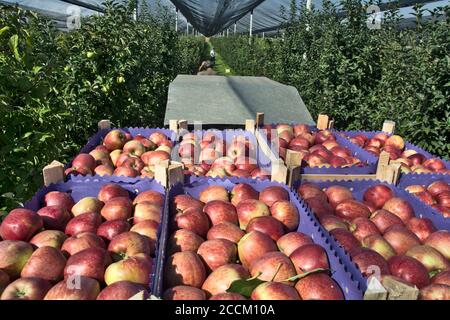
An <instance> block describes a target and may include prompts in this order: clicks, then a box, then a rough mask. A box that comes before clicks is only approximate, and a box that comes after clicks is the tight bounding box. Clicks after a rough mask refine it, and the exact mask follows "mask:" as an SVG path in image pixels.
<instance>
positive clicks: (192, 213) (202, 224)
mask: <svg viewBox="0 0 450 320" xmlns="http://www.w3.org/2000/svg"><path fill="white" fill-rule="evenodd" d="M174 219H175V224H176V226H177V227H178V228H179V229H187V230H190V231H192V232H194V233H196V234H198V235H199V236H201V237H205V236H206V233H207V232H208V230H209V220H208V217H207V215H206V214H205V213H203V212H202V211H200V210H198V209H188V210H185V211H184V212H182V213H179V214H177V215H176V217H175V218H174Z"/></svg>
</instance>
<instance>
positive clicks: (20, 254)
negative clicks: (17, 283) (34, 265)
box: [0, 240, 33, 279]
mask: <svg viewBox="0 0 450 320" xmlns="http://www.w3.org/2000/svg"><path fill="white" fill-rule="evenodd" d="M32 253H33V247H32V246H31V245H30V244H28V243H26V242H24V241H17V240H3V241H0V270H2V271H4V272H6V273H7V274H8V276H9V278H10V279H15V278H17V277H19V276H20V273H21V272H22V269H23V267H24V266H25V264H26V263H27V261H28V259H29V258H30V257H31V255H32Z"/></svg>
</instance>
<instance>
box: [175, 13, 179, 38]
mask: <svg viewBox="0 0 450 320" xmlns="http://www.w3.org/2000/svg"><path fill="white" fill-rule="evenodd" d="M175 32H178V9H175Z"/></svg>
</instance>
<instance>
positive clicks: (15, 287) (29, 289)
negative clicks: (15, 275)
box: [1, 278, 52, 300]
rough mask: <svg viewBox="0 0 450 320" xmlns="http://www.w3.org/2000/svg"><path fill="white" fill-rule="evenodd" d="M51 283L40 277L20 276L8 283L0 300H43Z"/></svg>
mask: <svg viewBox="0 0 450 320" xmlns="http://www.w3.org/2000/svg"><path fill="white" fill-rule="evenodd" d="M51 287H52V285H51V284H50V282H49V281H47V280H44V279H40V278H20V279H17V280H16V281H14V282H12V283H10V284H9V285H8V286H7V287H6V288H5V291H3V294H1V300H43V299H44V297H45V295H46V294H47V292H48V291H49V290H50V288H51Z"/></svg>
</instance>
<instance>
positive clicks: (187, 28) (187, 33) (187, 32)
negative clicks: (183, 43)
mask: <svg viewBox="0 0 450 320" xmlns="http://www.w3.org/2000/svg"><path fill="white" fill-rule="evenodd" d="M186 35H189V23H186Z"/></svg>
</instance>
